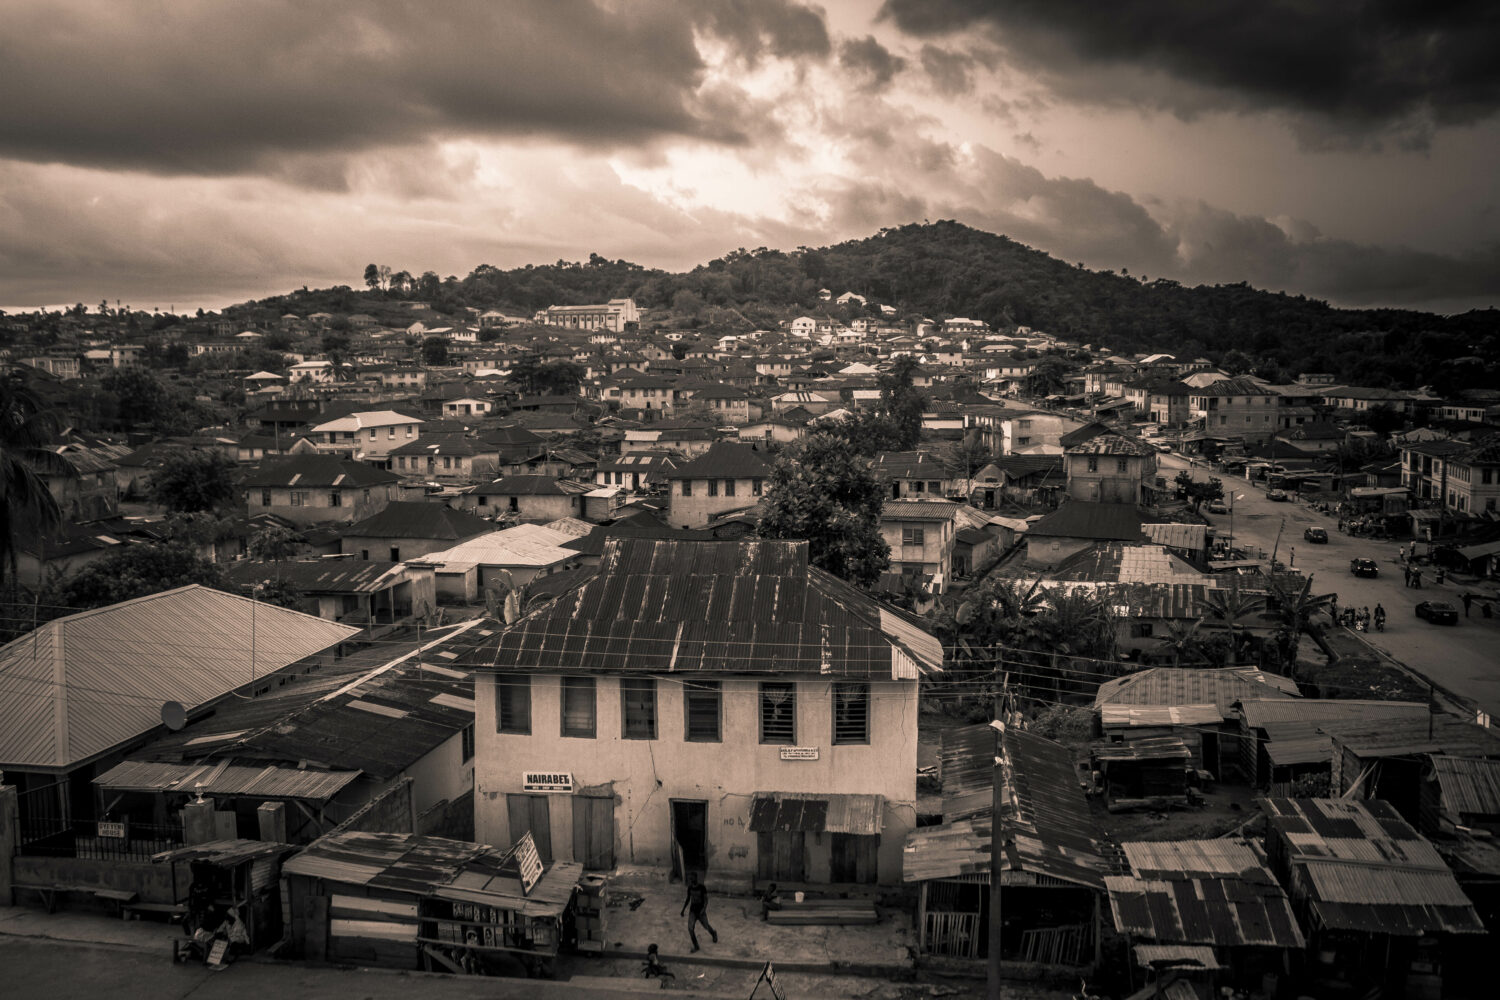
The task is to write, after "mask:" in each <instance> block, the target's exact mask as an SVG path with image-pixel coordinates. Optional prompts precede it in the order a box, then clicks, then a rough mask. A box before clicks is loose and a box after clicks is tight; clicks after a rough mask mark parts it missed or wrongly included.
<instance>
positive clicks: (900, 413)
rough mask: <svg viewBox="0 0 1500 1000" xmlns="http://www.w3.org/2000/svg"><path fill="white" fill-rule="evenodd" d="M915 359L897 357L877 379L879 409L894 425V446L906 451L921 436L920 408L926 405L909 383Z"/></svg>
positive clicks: (898, 449)
mask: <svg viewBox="0 0 1500 1000" xmlns="http://www.w3.org/2000/svg"><path fill="white" fill-rule="evenodd" d="M916 368H917V359H916V358H913V357H911V356H910V355H906V356H904V357H900V358H897V359H896V363H895V364H893V365H892V366H891V370H890V371H889V372H886V373H885V374H883V375H881V376H880V378H879V379H877V380H876V382H877V384H878V385H879V386H880V409H881V412H882V413H883V414H884V415H885V416H887V417H889V418H890V419H891V421H892V422H893V423H894V425H895V431H896V442H895V445H896V450H897V451H909V450H911V449H912V448H915V447H916V446H917V442H918V441H919V440H921V437H922V410H923V408H924V407H925V406H926V405H927V404H926V401H925V400H924V399H923V397H922V394H921V393H920V392H918V391H917V389H916V388H915V387H913V385H912V373H913V372H914V371H915V370H916Z"/></svg>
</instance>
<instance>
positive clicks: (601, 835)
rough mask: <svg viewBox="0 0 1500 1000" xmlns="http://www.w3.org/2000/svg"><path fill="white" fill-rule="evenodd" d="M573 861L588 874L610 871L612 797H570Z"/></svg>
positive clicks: (612, 862)
mask: <svg viewBox="0 0 1500 1000" xmlns="http://www.w3.org/2000/svg"><path fill="white" fill-rule="evenodd" d="M573 860H574V861H577V862H579V863H581V864H582V865H583V867H585V868H587V869H589V870H590V871H609V870H610V869H611V868H613V867H614V866H615V800H614V797H613V796H607V795H575V796H574V797H573Z"/></svg>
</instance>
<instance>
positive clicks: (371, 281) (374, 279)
mask: <svg viewBox="0 0 1500 1000" xmlns="http://www.w3.org/2000/svg"><path fill="white" fill-rule="evenodd" d="M365 287H367V288H369V289H370V291H372V292H373V291H375V290H376V289H378V288H379V287H380V265H378V264H366V265H365Z"/></svg>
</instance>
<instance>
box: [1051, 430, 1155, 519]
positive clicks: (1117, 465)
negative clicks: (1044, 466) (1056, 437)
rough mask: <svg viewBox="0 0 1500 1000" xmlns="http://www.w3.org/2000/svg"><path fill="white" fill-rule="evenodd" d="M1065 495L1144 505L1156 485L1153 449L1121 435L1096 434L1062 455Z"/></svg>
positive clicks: (1083, 498)
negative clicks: (1065, 481)
mask: <svg viewBox="0 0 1500 1000" xmlns="http://www.w3.org/2000/svg"><path fill="white" fill-rule="evenodd" d="M1063 472H1064V474H1065V475H1066V476H1067V483H1068V487H1067V489H1068V495H1069V496H1070V497H1072V498H1073V499H1074V500H1087V501H1094V502H1099V503H1133V504H1141V503H1146V502H1147V501H1148V500H1149V499H1150V493H1151V491H1152V490H1154V488H1155V484H1156V449H1155V448H1153V447H1151V446H1150V445H1149V444H1146V443H1145V442H1144V441H1139V440H1137V439H1136V438H1133V437H1128V436H1126V435H1124V434H1113V433H1108V434H1099V435H1096V436H1094V437H1091V438H1089V439H1088V440H1086V441H1080V442H1078V443H1076V444H1072V445H1069V446H1068V447H1067V449H1066V450H1065V451H1064V452H1063Z"/></svg>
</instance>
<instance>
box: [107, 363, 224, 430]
mask: <svg viewBox="0 0 1500 1000" xmlns="http://www.w3.org/2000/svg"><path fill="white" fill-rule="evenodd" d="M100 385H101V387H102V388H103V389H104V390H105V391H107V392H109V393H111V394H112V395H113V396H114V397H115V398H116V399H117V400H119V406H118V410H117V412H118V415H119V417H118V419H119V424H120V426H121V427H123V428H125V429H127V430H144V431H151V432H152V433H155V434H182V433H186V432H187V431H190V430H192V429H193V428H194V427H195V426H197V425H198V424H199V422H200V420H201V419H202V418H203V417H205V416H206V414H205V413H204V412H203V408H202V407H200V406H199V405H198V404H197V403H195V402H194V401H193V400H192V399H191V398H190V397H189V396H188V395H187V394H186V393H183V392H181V391H180V390H178V389H175V388H172V387H170V386H168V385H166V384H165V383H163V382H162V381H161V380H160V379H158V378H157V377H156V376H154V375H152V374H151V373H150V372H148V371H145V370H143V369H140V368H121V369H118V370H116V371H113V372H110V373H109V374H108V375H106V376H104V378H103V379H101V380H100Z"/></svg>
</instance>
